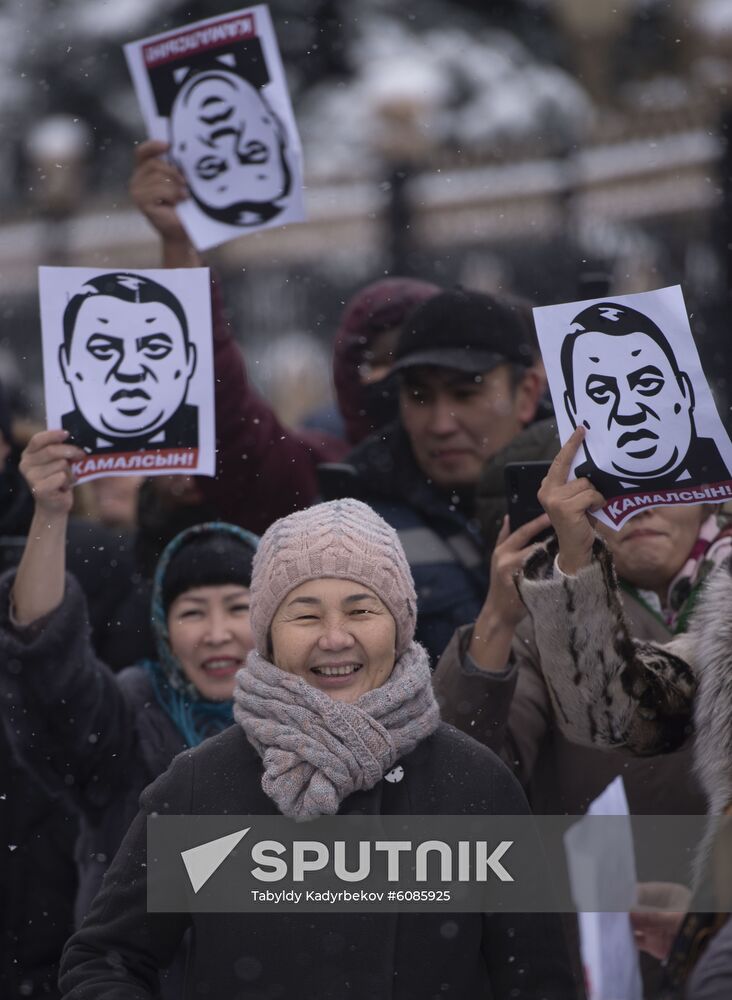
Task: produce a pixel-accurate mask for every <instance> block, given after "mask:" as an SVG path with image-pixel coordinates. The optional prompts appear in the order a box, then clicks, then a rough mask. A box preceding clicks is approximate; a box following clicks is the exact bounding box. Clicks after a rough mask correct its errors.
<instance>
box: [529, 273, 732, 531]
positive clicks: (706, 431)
mask: <svg viewBox="0 0 732 1000" xmlns="http://www.w3.org/2000/svg"><path fill="white" fill-rule="evenodd" d="M534 321H535V323H536V330H537V334H538V337H539V345H540V347H541V352H542V356H543V359H544V365H545V367H546V372H547V377H548V379H549V388H550V390H551V394H552V400H553V402H554V409H555V413H556V417H557V424H558V427H559V434H560V438H561V441H562V443H564V442H565V441H566V440H567V438H569V437H570V436H571V434H572V432H573V431H574V429H575V427H579V426H582V427H584V428H585V431H586V434H585V440H584V442H583V444H582V446H581V447H580V450H579V452H578V454H577V461H576V464H575V467H574V469H573V474H572V478H581V477H583V476H586V477H587V478H588V479H589V480H590V481H591V482H592V483H593V485H594V486H595V487H596V488H597V489H598V490H599V491H600V493H602V495H603V496H604V497H605V499H606V501H607V504H606V505H605V507H604V508H603V509H602V510H601V511H598V512H597V514H596V517H598V519H599V520H600V521H602V522H603V523H604V524H607V525H609V526H610V527H612V528H615V529H619V528H620V527H622V525H623V524H624V523H625V522H626V521H627V520H628V519H629V518H630V517H632V516H633V515H634V514H637V513H638V512H639V511H641V510H647V509H649V508H651V507H660V506H674V505H680V504H699V503H715V502H716V503H723V502H724V501H725V500H729V499H732V442H730V439H729V436H728V434H727V432H726V431H725V429H724V425H723V424H722V421H721V419H720V417H719V414H718V413H717V409H716V406H715V404H714V399H713V397H712V394H711V392H710V389H709V386H708V385H707V381H706V379H705V377H704V372H703V371H702V367H701V362H700V360H699V354H698V352H697V349H696V346H695V344H694V340H693V337H692V333H691V328H690V326H689V320H688V318H687V314H686V307H685V305H684V298H683V295H682V292H681V288H680V287H679V286H678V285H674V286H672V287H670V288H660V289H658V290H656V291H652V292H640V293H637V294H635V295H621V296H617V297H616V298H614V299H612V300H610V299H589V300H586V301H584V302H565V303H562V304H561V305H556V306H542V307H540V308H538V309H534Z"/></svg>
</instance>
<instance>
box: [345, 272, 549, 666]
mask: <svg viewBox="0 0 732 1000" xmlns="http://www.w3.org/2000/svg"><path fill="white" fill-rule="evenodd" d="M532 331H533V326H532V319H531V312H530V309H529V307H528V306H527V305H526V304H525V303H524V302H521V301H518V300H513V299H510V298H508V297H503V296H501V297H499V296H492V295H484V294H481V293H479V292H472V291H466V290H462V289H456V290H453V291H446V292H442V293H440V294H439V295H436V296H434V297H433V298H431V299H429V300H427V301H426V302H424V303H423V304H422V305H420V306H418V307H417V309H416V310H415V311H414V312H413V313H412V314H411V316H409V317H408V319H407V321H406V322H405V324H404V327H403V328H402V331H401V334H400V337H399V340H398V342H397V347H396V349H395V352H394V364H393V366H392V369H391V371H392V372H393V373H395V377H397V378H398V379H399V382H400V386H399V399H400V418H399V420H398V421H397V422H396V423H395V424H393V425H390V426H389V427H387V428H385V429H384V430H383V431H381V432H380V433H379V434H378V435H374V436H373V437H371V438H368V439H367V440H366V441H364V442H363V443H362V444H361V445H359V446H358V448H356V450H355V451H354V452H352V453H351V455H350V456H349V462H350V464H351V475H350V479H349V478H347V477H344V476H342V477H341V483H342V486H343V489H344V490H346V491H347V493H348V494H349V495H357V496H359V497H361V498H362V499H364V500H366V502H368V503H369V504H371V506H372V507H374V509H375V510H377V511H378V512H379V513H380V514H381V515H382V517H384V518H385V519H386V520H387V521H388V522H389V523H390V524H391V525H392V526H393V527H394V528H395V529H396V530H397V532H398V533H399V537H400V539H401V541H402V544H403V546H404V548H405V551H406V553H407V558H408V560H409V563H410V566H411V569H412V574H413V576H414V580H415V585H416V588H417V597H418V623H417V638H418V640H419V641H420V642H422V643H423V644H424V645H425V646H427V649H428V650H429V652H430V654H431V657H432V658H433V661H434V662H436V660H437V658H438V657H439V655H440V654H441V653H442V651H443V650H444V648H445V646H446V645H447V643H448V642H449V640H450V638H451V636H452V633H453V630H454V629H455V628H456V627H457V626H458V625H461V624H464V623H465V622H468V621H472V620H474V619H475V617H476V616H477V614H478V611H479V610H480V607H481V605H482V603H483V600H484V598H485V594H486V591H487V586H488V566H489V560H490V552H488V551H487V546H486V544H485V542H484V539H483V538H482V535H481V531H480V528H479V526H478V523H477V520H476V518H475V509H474V508H475V492H476V486H477V484H478V480H479V477H480V475H481V470H482V469H483V466H484V464H485V462H486V461H487V460H488V459H490V458H492V456H493V455H495V454H496V452H498V451H499V450H500V449H502V448H504V447H506V446H507V445H508V444H509V443H510V442H511V441H512V440H513V439H514V438H515V437H516V435H518V434H519V433H520V432H521V431H522V430H523V428H524V427H525V426H526V425H527V424H529V423H530V422H531V421H532V420H533V419H534V417H535V415H536V410H537V406H538V403H539V399H540V397H541V394H542V391H543V389H544V380H543V377H542V374H541V371H540V366H539V363H538V349H537V348H536V346H535V341H534V339H533V332H532ZM331 495H332V494H331Z"/></svg>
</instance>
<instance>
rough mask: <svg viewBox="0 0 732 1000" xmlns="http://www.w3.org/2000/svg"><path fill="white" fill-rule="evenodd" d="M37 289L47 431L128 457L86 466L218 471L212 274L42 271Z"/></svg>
mask: <svg viewBox="0 0 732 1000" xmlns="http://www.w3.org/2000/svg"><path fill="white" fill-rule="evenodd" d="M40 291H41V318H42V326H43V348H44V374H45V386H46V406H47V412H48V420H49V427H54V426H60V427H62V428H63V429H64V430H67V431H68V432H69V437H70V440H71V441H72V442H73V443H74V444H76V445H78V446H79V447H80V448H83V449H84V450H85V451H86V452H87V453H88V454H89V455H90V456H107V455H117V456H124V461H123V460H120V461H117V462H116V463H113V464H111V465H110V462H109V461H100V462H98V463H95V462H91V463H90V466H89V471H90V472H96V471H97V465H98V466H99V469H100V470H106V472H113V473H115V474H121V473H123V472H132V471H135V472H137V473H138V474H139V472H140V471H142V470H145V472H146V474H148V473H150V472H153V473H155V472H156V471H157V470H161V471H165V472H172V471H185V472H187V473H189V474H190V473H191V472H193V471H196V472H199V473H200V472H204V471H205V469H206V467H208V466H211V470H212V471H213V466H212V460H211V456H210V455H208V454H207V453H208V452H209V451H211V450H212V447H213V441H212V431H213V390H212V381H213V374H212V360H211V323H210V292H209V283H208V270H207V269H206V268H200V269H192V270H188V269H186V270H185V271H175V270H170V271H164V270H161V271H154V272H150V271H145V272H143V271H139V272H129V271H90V270H88V269H85V268H41V272H40ZM199 297H200V298H199ZM207 387H208V391H206V390H207ZM146 452H150V453H153V452H154V453H155V458H154V459H151V458H144V456H143V454H142V453H146ZM87 478H88V477H87Z"/></svg>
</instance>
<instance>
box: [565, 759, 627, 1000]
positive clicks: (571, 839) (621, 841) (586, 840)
mask: <svg viewBox="0 0 732 1000" xmlns="http://www.w3.org/2000/svg"><path fill="white" fill-rule="evenodd" d="M587 815H588V816H628V801H627V799H626V796H625V788H624V786H623V779H622V778H619V777H618V778H615V780H614V781H612V782H611V783H610V784H609V785H608V787H607V788H606V789H605V791H604V792H603V793H602V794H601V795H599V796H598V797H597V798H596V799H595V801H594V802H592V803H591V804H590V807H589V809H588V810H587ZM605 829H606V833H607V836H605V837H603V836H602V834H603V829H602V828H598V826H597V824H593V825H592V826H591V827H590V825H589V824H588V823H587V821H586V820H580V822H579V823H575V825H574V826H573V827H572V828H571V829H569V830H568V831H567V832H566V834H565V835H564V842H565V849H566V853H567V868H568V871H569V881H570V885H571V887H572V895H573V897H574V901H575V905H576V906H577V909H578V910H579V913H578V914H577V919H578V922H579V934H580V952H581V955H582V966H583V969H584V973H585V984H586V989H587V998H588V1000H642V997H643V986H642V980H641V974H640V965H639V961H638V949H637V947H636V944H635V939H634V936H633V928H632V926H631V923H630V916H629V913H623V912H603V911H602V910H600V909H599V907H600V906H601V905H605V906H610V905H611V906H612V907H614V908H615V909H616V910H623V909H624V908H625V909H627V910H628V911H630V910H631V909H632V908H633V905H634V903H635V899H636V883H637V880H636V870H635V852H634V847H633V831H632V829H631V827H630V820H628V825H627V827H625V828H624V830H623V831H622V833H621V830H620V829H619V827H618V825H617V823H612V824H608V825H607V827H606V828H605Z"/></svg>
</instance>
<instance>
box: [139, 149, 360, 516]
mask: <svg viewBox="0 0 732 1000" xmlns="http://www.w3.org/2000/svg"><path fill="white" fill-rule="evenodd" d="M168 148H169V147H168V144H167V143H164V142H157V141H155V140H148V141H147V142H143V143H141V144H140V146H139V147H138V149H137V151H136V154H135V159H136V165H135V169H134V172H133V175H132V179H131V181H130V194H131V196H132V200H133V201H134V203H135V204H136V205H137V207H138V208H139V209H140V211H141V212H142V213H143V215H145V217H146V218H147V220H148V222H149V223H150V225H151V226H152V227H153V228H154V229H155V230H156V231H157V232H158V233H159V234H160V238H161V240H162V251H163V264H164V266H165V267H200V266H202V263H203V262H202V260H201V258H200V256H199V255H198V253H197V252H196V250H195V249H194V247H193V246H192V244H191V242H190V240H189V239H188V236H187V234H186V232H185V230H184V229H183V226H182V225H181V223H180V220H179V218H178V213H177V211H176V206H177V205H178V203H179V202H180V201H182V200H183V199H184V198H186V197H187V189H186V186H185V181H184V179H183V176H182V175H181V173H180V172H179V171H178V170H177V168H176V167H174V166H173V165H172V164H170V163H169V162H167V161H166V160H165V159H164V158H163V157H164V155H165V153H166V152H167V150H168ZM211 322H212V326H213V363H214V379H215V383H216V397H215V418H216V476H215V477H214V478H211V477H207V476H203V477H201V479H200V480H199V487H200V491H201V494H202V495H203V498H204V500H205V501H206V502H207V503H208V504H209V505H210V506H212V507H213V508H214V510H215V511H216V513H217V515H218V516H219V517H221V518H222V519H224V520H226V521H232V522H234V523H235V524H240V525H242V526H243V527H244V528H248V529H249V530H250V531H254V532H256V533H257V534H261V533H262V532H263V531H264V530H265V529H266V528H267V527H268V526H269V525H270V524H271V523H272V521H275V520H276V519H277V518H278V517H282V516H283V515H285V514H290V513H291V512H292V511H293V510H297V509H299V508H302V507H307V506H308V505H309V504H311V503H313V502H314V500H315V499H316V497H317V494H318V482H317V477H316V473H315V469H316V466H317V465H318V464H320V463H321V462H335V461H338V460H339V459H341V458H343V456H344V455H345V453H346V452H347V451H348V448H347V446H346V445H345V443H344V442H341V441H338V440H336V439H334V438H329V436H328V435H324V434H323V435H319V436H318V437H316V436H315V435H312V436H306V435H301V434H299V433H298V432H296V431H292V430H290V429H289V428H287V427H284V426H283V425H282V424H281V423H280V421H279V420H278V418H277V416H276V414H275V413H274V411H273V410H272V407H271V406H269V404H268V403H267V402H266V401H265V400H263V399H262V398H261V397H260V396H259V395H258V394H257V392H255V390H254V388H253V387H252V385H251V383H250V382H249V379H248V376H247V371H246V365H245V363H244V358H243V355H242V352H241V351H240V350H239V345H238V344H237V343H236V340H235V339H234V337H233V335H232V332H231V329H230V326H229V323H228V321H227V319H226V317H225V315H224V309H223V304H222V301H221V292H220V288H219V282H217V281H216V280H215V279H212V281H211Z"/></svg>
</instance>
